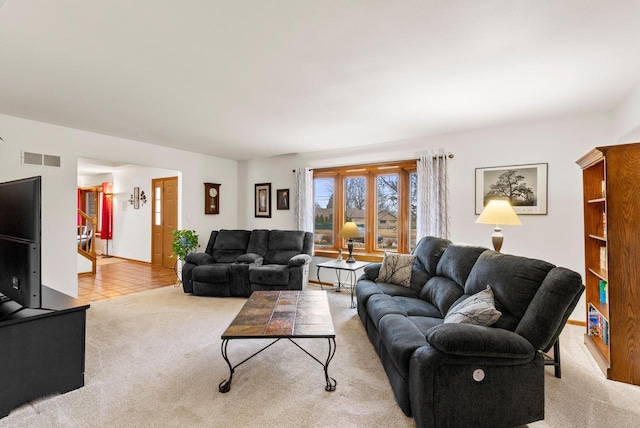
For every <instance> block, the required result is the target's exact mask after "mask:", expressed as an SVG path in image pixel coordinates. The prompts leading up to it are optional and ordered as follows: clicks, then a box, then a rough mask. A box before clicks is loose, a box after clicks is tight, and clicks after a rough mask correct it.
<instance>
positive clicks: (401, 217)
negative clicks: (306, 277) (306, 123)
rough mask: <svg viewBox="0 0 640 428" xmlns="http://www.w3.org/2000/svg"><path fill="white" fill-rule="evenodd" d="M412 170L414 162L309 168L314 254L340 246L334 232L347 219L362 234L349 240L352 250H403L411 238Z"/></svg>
mask: <svg viewBox="0 0 640 428" xmlns="http://www.w3.org/2000/svg"><path fill="white" fill-rule="evenodd" d="M415 171H416V163H415V161H407V162H398V163H390V164H374V165H358V166H353V167H343V168H327V169H320V170H314V202H315V244H316V251H317V253H318V254H320V253H322V251H337V250H338V249H340V248H345V247H346V241H345V240H344V239H342V238H338V236H337V235H338V233H339V232H340V229H341V228H342V226H343V225H344V223H345V222H347V221H352V222H354V223H356V225H357V226H358V229H359V230H360V232H361V233H362V235H363V236H362V238H355V239H354V240H353V241H354V249H355V251H356V253H357V252H360V253H365V254H371V255H377V256H380V255H382V253H383V252H384V251H398V252H405V253H406V252H409V250H410V249H411V248H413V246H415V236H416V210H417V206H416V203H417V196H416V195H417V194H416V182H417V177H416V172H415Z"/></svg>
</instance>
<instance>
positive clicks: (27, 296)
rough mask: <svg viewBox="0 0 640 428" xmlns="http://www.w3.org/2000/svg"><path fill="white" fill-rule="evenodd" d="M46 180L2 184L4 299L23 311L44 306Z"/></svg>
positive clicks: (0, 275)
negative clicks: (44, 191) (42, 214)
mask: <svg viewBox="0 0 640 428" xmlns="http://www.w3.org/2000/svg"><path fill="white" fill-rule="evenodd" d="M41 206H42V178H41V177H39V176H38V177H30V178H24V179H21V180H14V181H8V182H4V183H0V293H1V294H3V295H4V297H3V296H0V298H1V299H2V301H7V299H10V300H12V301H14V302H15V303H17V304H18V305H20V306H22V307H23V308H40V307H41V306H42V298H41V293H42V289H41V288H42V286H41V284H42V277H41V270H42V266H41V260H40V258H41V242H42V237H41Z"/></svg>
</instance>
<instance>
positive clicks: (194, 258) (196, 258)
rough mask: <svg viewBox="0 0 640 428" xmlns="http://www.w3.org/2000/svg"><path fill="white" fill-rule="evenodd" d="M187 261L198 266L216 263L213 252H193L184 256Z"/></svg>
mask: <svg viewBox="0 0 640 428" xmlns="http://www.w3.org/2000/svg"><path fill="white" fill-rule="evenodd" d="M184 261H185V262H187V263H193V264H194V265H196V266H202V265H209V264H211V263H215V261H214V260H213V257H212V256H211V254H208V253H191V254H187V257H185V258H184Z"/></svg>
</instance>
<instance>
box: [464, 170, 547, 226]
mask: <svg viewBox="0 0 640 428" xmlns="http://www.w3.org/2000/svg"><path fill="white" fill-rule="evenodd" d="M547 175H548V164H547V163H535V164H525V165H507V166H493V167H487V168H476V192H475V193H476V194H475V208H476V209H475V213H476V214H477V215H479V214H480V213H482V210H483V209H484V207H485V206H486V205H487V203H488V201H489V200H491V199H509V197H510V196H511V198H510V202H511V206H512V207H513V210H514V211H515V212H516V214H518V215H546V214H547V192H548V184H547ZM514 195H515V196H514Z"/></svg>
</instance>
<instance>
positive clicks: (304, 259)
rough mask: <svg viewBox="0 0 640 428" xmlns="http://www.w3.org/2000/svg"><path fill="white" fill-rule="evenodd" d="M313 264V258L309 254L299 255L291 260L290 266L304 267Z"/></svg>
mask: <svg viewBox="0 0 640 428" xmlns="http://www.w3.org/2000/svg"><path fill="white" fill-rule="evenodd" d="M308 263H311V256H310V255H308V254H298V255H296V256H293V257H291V258H290V259H289V266H304V265H306V264H308Z"/></svg>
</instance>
